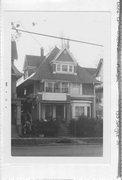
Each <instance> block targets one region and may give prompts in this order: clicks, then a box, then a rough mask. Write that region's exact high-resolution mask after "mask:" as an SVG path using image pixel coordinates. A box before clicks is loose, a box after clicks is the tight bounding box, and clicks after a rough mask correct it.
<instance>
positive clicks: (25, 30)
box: [21, 23, 41, 46]
mask: <svg viewBox="0 0 122 180" xmlns="http://www.w3.org/2000/svg"><path fill="white" fill-rule="evenodd" d="M21 26H22V28H23V29H24V31H27V30H26V28H25V27H24V26H23V25H22V23H21ZM30 36H31V37H32V38H33V39H34V40H35V41H36V42H37V43H38V44H39V45H40V46H41V44H40V42H39V41H38V40H37V39H36V38H35V37H34V36H33V35H32V34H30Z"/></svg>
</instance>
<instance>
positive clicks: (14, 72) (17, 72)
mask: <svg viewBox="0 0 122 180" xmlns="http://www.w3.org/2000/svg"><path fill="white" fill-rule="evenodd" d="M11 74H12V76H16V78H17V79H18V78H20V77H21V76H22V75H23V74H22V73H21V72H20V71H19V70H18V69H17V68H16V66H15V65H14V64H13V63H12V65H11Z"/></svg>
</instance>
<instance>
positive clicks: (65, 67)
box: [53, 63, 75, 74]
mask: <svg viewBox="0 0 122 180" xmlns="http://www.w3.org/2000/svg"><path fill="white" fill-rule="evenodd" d="M56 72H57V73H68V74H75V65H74V64H63V63H60V64H59V63H56V64H53V73H56Z"/></svg>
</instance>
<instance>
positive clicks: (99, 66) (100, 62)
mask: <svg viewBox="0 0 122 180" xmlns="http://www.w3.org/2000/svg"><path fill="white" fill-rule="evenodd" d="M102 65H103V59H100V61H99V63H98V66H97V70H96V76H97V75H98V73H99V72H100V69H101V67H102Z"/></svg>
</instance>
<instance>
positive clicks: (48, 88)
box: [46, 82, 53, 92]
mask: <svg viewBox="0 0 122 180" xmlns="http://www.w3.org/2000/svg"><path fill="white" fill-rule="evenodd" d="M46 92H53V83H52V82H48V83H46Z"/></svg>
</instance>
